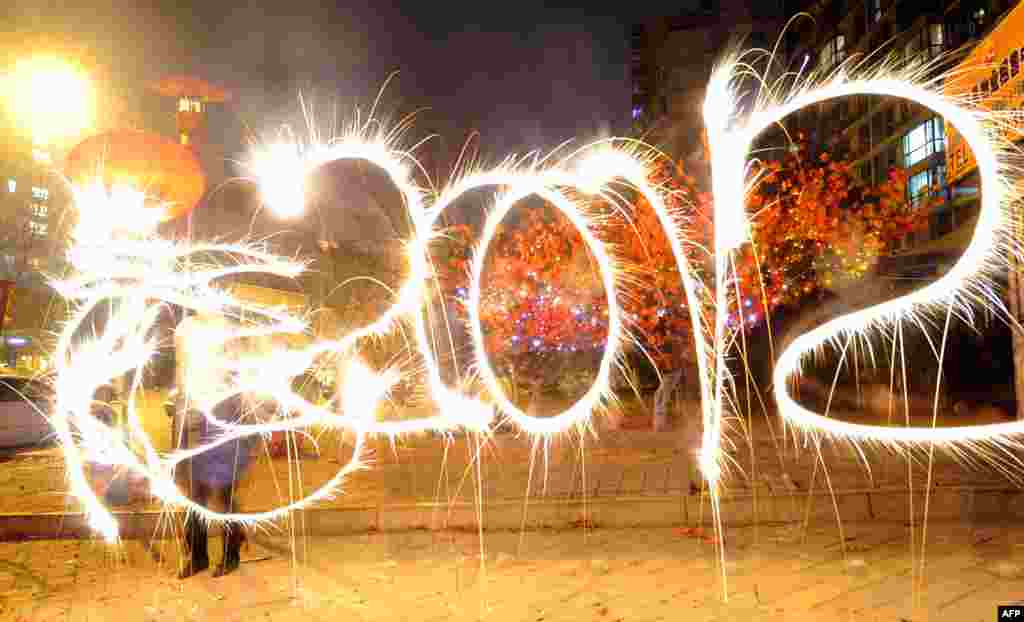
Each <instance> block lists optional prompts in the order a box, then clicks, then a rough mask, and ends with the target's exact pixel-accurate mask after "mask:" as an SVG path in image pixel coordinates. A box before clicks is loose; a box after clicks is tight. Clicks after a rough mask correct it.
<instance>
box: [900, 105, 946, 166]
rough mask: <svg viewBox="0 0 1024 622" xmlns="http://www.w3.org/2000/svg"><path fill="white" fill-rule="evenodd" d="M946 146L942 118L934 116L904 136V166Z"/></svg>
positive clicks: (912, 163) (914, 162) (942, 149)
mask: <svg viewBox="0 0 1024 622" xmlns="http://www.w3.org/2000/svg"><path fill="white" fill-rule="evenodd" d="M945 148H946V134H945V130H944V128H943V125H942V119H941V118H939V117H932V118H931V119H928V120H927V121H925V122H924V123H922V124H921V125H918V126H917V127H915V128H914V129H912V130H910V131H909V132H907V133H906V134H905V135H904V136H903V166H904V167H908V168H909V167H911V166H913V165H915V164H917V163H918V162H920V161H921V160H924V159H925V158H927V157H928V156H930V155H932V154H934V153H939V152H940V151H944V150H945Z"/></svg>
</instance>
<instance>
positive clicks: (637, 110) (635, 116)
mask: <svg viewBox="0 0 1024 622" xmlns="http://www.w3.org/2000/svg"><path fill="white" fill-rule="evenodd" d="M643 113H644V109H643V108H641V107H640V106H633V120H634V121H639V120H640V115H642V114H643Z"/></svg>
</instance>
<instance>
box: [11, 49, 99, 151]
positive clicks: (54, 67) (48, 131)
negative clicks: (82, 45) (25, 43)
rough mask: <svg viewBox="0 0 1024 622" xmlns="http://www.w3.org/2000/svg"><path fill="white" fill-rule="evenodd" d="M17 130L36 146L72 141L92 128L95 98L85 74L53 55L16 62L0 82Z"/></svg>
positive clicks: (32, 57)
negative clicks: (66, 140)
mask: <svg viewBox="0 0 1024 622" xmlns="http://www.w3.org/2000/svg"><path fill="white" fill-rule="evenodd" d="M0 87H2V92H3V95H4V100H5V102H6V106H7V109H8V113H9V114H10V116H11V118H12V120H13V121H14V123H15V124H16V126H17V128H18V129H19V130H20V131H21V132H23V133H24V134H25V135H26V136H27V137H28V138H31V139H32V141H33V142H34V143H36V144H38V145H50V144H52V143H54V142H56V141H59V140H61V139H69V138H74V137H77V136H79V135H81V133H82V132H85V131H87V130H89V129H91V128H92V126H93V122H94V118H95V112H96V96H95V92H94V89H93V85H92V82H91V81H90V79H89V76H88V75H87V74H86V72H85V71H84V70H83V69H82V68H80V67H78V66H76V65H74V64H73V63H71V62H69V61H67V60H65V59H62V58H60V57H57V56H50V55H39V56H30V57H28V58H23V59H21V60H19V61H17V62H16V63H15V64H14V66H13V67H12V68H11V70H10V72H9V73H7V74H6V75H4V76H3V80H2V82H0Z"/></svg>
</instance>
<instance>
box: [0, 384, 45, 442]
mask: <svg viewBox="0 0 1024 622" xmlns="http://www.w3.org/2000/svg"><path fill="white" fill-rule="evenodd" d="M52 396H53V392H52V390H51V389H50V387H49V386H48V385H47V384H46V383H44V382H42V381H41V380H36V379H33V378H25V377H19V376H7V375H3V376H0V449H11V448H15V447H17V448H26V449H28V448H31V447H34V446H38V445H42V444H44V443H47V442H50V441H52V440H53V439H54V432H53V428H52V427H51V426H50V422H49V420H48V419H47V416H49V414H50V410H51V408H52ZM44 415H45V416H44Z"/></svg>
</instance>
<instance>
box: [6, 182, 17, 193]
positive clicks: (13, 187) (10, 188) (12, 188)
mask: <svg viewBox="0 0 1024 622" xmlns="http://www.w3.org/2000/svg"><path fill="white" fill-rule="evenodd" d="M17 191H18V182H16V181H15V180H13V179H8V180H7V192H11V193H14V192H17Z"/></svg>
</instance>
